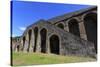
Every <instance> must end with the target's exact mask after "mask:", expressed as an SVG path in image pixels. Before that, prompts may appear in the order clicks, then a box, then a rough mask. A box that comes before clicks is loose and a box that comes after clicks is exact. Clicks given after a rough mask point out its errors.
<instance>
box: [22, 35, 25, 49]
mask: <svg viewBox="0 0 100 67" xmlns="http://www.w3.org/2000/svg"><path fill="white" fill-rule="evenodd" d="M25 40H26V38H25V36H24V37H23V47H22V50H24V46H25Z"/></svg>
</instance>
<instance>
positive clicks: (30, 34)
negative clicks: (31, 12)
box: [27, 30, 32, 52]
mask: <svg viewBox="0 0 100 67" xmlns="http://www.w3.org/2000/svg"><path fill="white" fill-rule="evenodd" d="M31 36H32V30H29V31H28V37H29V42H28V49H27V51H28V52H29V49H30V41H31Z"/></svg>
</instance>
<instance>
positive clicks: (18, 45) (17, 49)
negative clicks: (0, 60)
mask: <svg viewBox="0 0 100 67" xmlns="http://www.w3.org/2000/svg"><path fill="white" fill-rule="evenodd" d="M19 48H20V46H19V44H18V45H17V51H18V52H19Z"/></svg>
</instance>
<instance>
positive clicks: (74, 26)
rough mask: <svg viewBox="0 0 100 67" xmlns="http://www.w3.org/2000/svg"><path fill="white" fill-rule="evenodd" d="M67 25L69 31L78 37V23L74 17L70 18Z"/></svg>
mask: <svg viewBox="0 0 100 67" xmlns="http://www.w3.org/2000/svg"><path fill="white" fill-rule="evenodd" d="M68 26H69V32H71V33H72V34H74V35H76V36H79V37H80V32H79V25H78V21H77V20H76V19H72V20H70V21H69V23H68Z"/></svg>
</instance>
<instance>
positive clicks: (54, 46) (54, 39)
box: [50, 35, 60, 54]
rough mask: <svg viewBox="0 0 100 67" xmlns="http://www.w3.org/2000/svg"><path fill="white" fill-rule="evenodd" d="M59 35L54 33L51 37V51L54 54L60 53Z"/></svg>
mask: <svg viewBox="0 0 100 67" xmlns="http://www.w3.org/2000/svg"><path fill="white" fill-rule="evenodd" d="M59 44H60V41H59V37H58V36H57V35H52V36H51V37H50V52H51V53H54V54H59V49H60V48H59Z"/></svg>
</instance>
